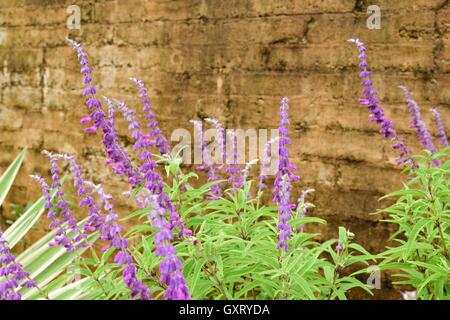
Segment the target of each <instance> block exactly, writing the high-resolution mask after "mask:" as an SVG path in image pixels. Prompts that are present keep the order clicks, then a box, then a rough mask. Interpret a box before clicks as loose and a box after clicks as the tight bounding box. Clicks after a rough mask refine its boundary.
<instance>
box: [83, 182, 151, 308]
mask: <svg viewBox="0 0 450 320" xmlns="http://www.w3.org/2000/svg"><path fill="white" fill-rule="evenodd" d="M85 185H86V186H87V187H88V188H90V189H91V190H92V193H95V194H98V196H99V198H100V204H101V206H102V207H103V210H104V211H105V215H104V219H103V223H102V224H101V226H100V229H99V231H100V234H101V237H100V239H101V240H102V241H106V242H108V245H107V246H106V247H105V248H103V250H104V251H106V250H107V249H109V248H110V247H114V248H115V249H116V250H117V253H116V255H115V258H114V262H115V263H117V264H118V265H119V266H121V267H123V268H124V269H123V272H122V276H123V280H124V282H125V285H126V286H127V288H128V289H130V290H131V294H130V297H131V298H136V297H138V298H139V300H149V299H151V292H150V289H149V288H148V287H147V286H146V285H145V284H143V283H142V281H140V280H139V279H138V278H137V276H136V264H135V263H134V261H133V257H132V256H131V255H130V254H129V253H128V241H127V239H126V238H125V237H124V236H123V235H122V227H121V226H120V225H119V223H118V221H117V220H118V215H117V213H116V212H115V211H114V206H113V204H112V200H113V196H112V195H111V194H109V193H106V192H105V191H104V190H103V186H102V185H95V184H93V183H92V182H91V181H85Z"/></svg>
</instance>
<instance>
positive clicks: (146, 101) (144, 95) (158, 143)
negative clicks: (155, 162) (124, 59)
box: [131, 78, 169, 155]
mask: <svg viewBox="0 0 450 320" xmlns="http://www.w3.org/2000/svg"><path fill="white" fill-rule="evenodd" d="M131 80H132V81H133V82H134V83H135V84H136V86H137V87H138V89H139V96H140V97H141V103H142V105H143V107H142V110H143V111H144V112H146V113H147V114H146V115H145V120H147V121H148V124H147V127H148V128H149V129H150V132H149V138H150V139H153V140H152V146H153V147H155V148H158V149H159V153H160V154H161V155H163V154H168V153H169V144H168V142H167V139H166V138H165V137H164V136H163V135H162V131H161V129H160V128H159V125H158V121H157V120H156V117H155V114H154V113H153V108H152V106H151V104H150V98H149V97H148V90H147V88H146V87H145V85H144V82H143V81H142V80H140V79H137V78H131Z"/></svg>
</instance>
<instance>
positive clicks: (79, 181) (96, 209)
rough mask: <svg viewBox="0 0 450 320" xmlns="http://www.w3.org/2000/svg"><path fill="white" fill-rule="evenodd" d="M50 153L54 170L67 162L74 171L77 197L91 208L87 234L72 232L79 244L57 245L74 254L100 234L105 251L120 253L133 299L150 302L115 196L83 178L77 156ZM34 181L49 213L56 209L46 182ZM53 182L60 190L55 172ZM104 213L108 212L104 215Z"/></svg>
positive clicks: (39, 178)
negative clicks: (56, 164) (39, 188)
mask: <svg viewBox="0 0 450 320" xmlns="http://www.w3.org/2000/svg"><path fill="white" fill-rule="evenodd" d="M46 154H47V156H48V157H49V158H50V162H51V163H52V167H53V166H54V163H56V161H58V160H63V161H65V162H67V163H69V165H70V171H71V172H72V173H73V175H74V183H73V186H74V187H75V188H77V195H78V196H79V197H81V201H80V202H79V206H80V207H84V206H87V207H88V208H89V212H88V219H87V222H86V223H85V224H84V227H83V231H84V232H82V231H81V230H80V229H79V228H77V229H76V230H73V229H72V230H71V231H72V232H73V233H75V232H76V231H77V232H78V237H77V238H75V241H74V242H75V243H76V245H72V246H71V247H67V244H64V242H57V243H56V244H54V245H62V246H64V247H66V249H67V250H68V251H69V252H71V251H73V250H74V249H77V248H80V247H83V246H87V245H88V244H87V243H85V242H81V241H82V240H84V239H85V238H86V237H87V234H88V233H92V232H96V231H99V232H100V239H101V240H102V241H105V242H106V243H107V245H106V246H105V247H104V248H103V251H106V250H108V249H109V248H111V247H114V248H115V249H116V250H117V253H116V255H115V258H114V262H115V263H117V264H118V265H119V266H120V267H123V272H122V274H123V280H124V282H125V285H126V286H127V288H128V289H130V291H131V294H130V297H131V298H136V297H137V298H139V299H140V300H148V299H150V294H151V292H150V290H149V289H148V287H147V286H146V285H144V284H143V283H142V282H141V281H140V280H139V279H138V278H137V276H136V265H135V263H134V261H133V258H132V256H131V255H130V253H128V241H127V240H126V239H125V237H124V236H123V235H122V227H121V226H120V224H119V223H118V215H117V213H116V212H115V211H114V205H113V204H112V201H113V196H112V195H111V194H109V193H106V192H105V191H104V189H103V186H102V185H100V184H99V185H95V184H94V183H93V182H92V181H90V180H86V179H85V178H84V177H83V174H82V172H81V167H80V165H78V163H77V162H76V161H75V158H74V157H73V156H70V155H67V154H53V153H49V152H46ZM58 172H59V169H58ZM34 179H35V180H37V181H38V182H39V184H40V185H41V188H42V192H43V194H44V198H45V199H46V200H47V204H46V208H50V209H49V210H52V209H51V206H50V205H49V203H51V197H50V196H49V195H50V190H49V188H48V185H47V184H46V182H45V180H44V179H43V178H41V177H39V176H34ZM52 180H53V184H52V187H53V186H59V187H60V184H59V183H58V184H55V180H56V181H59V179H58V177H55V174H54V173H53V175H52ZM56 193H58V191H56ZM94 195H98V197H99V204H97V203H96V202H95V199H94ZM102 211H103V212H104V213H102ZM71 219H73V220H75V222H74V223H75V225H78V221H77V220H76V219H75V218H74V217H73V216H71ZM65 224H67V222H64V223H62V224H61V226H64V225H65ZM58 232H59V230H58ZM58 232H57V236H58ZM70 240H72V239H69V240H68V242H69V241H70ZM69 243H71V242H69Z"/></svg>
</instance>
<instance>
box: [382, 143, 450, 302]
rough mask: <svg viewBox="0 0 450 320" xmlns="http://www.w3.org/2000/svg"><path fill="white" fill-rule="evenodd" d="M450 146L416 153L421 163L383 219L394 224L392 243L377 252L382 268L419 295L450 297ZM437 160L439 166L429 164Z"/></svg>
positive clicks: (396, 194) (424, 296)
mask: <svg viewBox="0 0 450 320" xmlns="http://www.w3.org/2000/svg"><path fill="white" fill-rule="evenodd" d="M449 155H450V148H446V149H444V150H442V151H440V152H439V153H436V154H434V155H431V154H429V153H428V154H427V156H421V157H418V159H419V160H420V162H419V167H418V168H417V169H414V171H411V172H410V174H411V175H412V177H411V179H410V180H409V181H408V183H406V184H405V185H404V186H403V188H402V189H401V190H399V191H396V192H393V193H391V194H388V195H386V196H385V197H384V198H395V199H396V200H397V201H396V203H395V204H394V205H392V206H390V207H389V208H387V209H384V210H380V212H385V213H388V214H389V219H386V220H385V221H386V222H388V223H391V224H394V225H396V226H398V230H397V231H396V233H395V234H394V235H393V236H392V241H393V242H394V243H395V246H392V247H389V248H388V249H387V250H386V251H385V252H383V253H381V254H380V258H382V263H381V264H380V268H381V269H382V270H393V271H394V272H395V277H396V278H397V279H398V280H397V281H395V282H394V283H395V284H399V285H406V286H407V287H412V288H414V289H415V290H417V298H418V299H450V272H449V270H450V263H449V261H450V256H449V249H450V233H449V230H450V161H449ZM434 160H439V161H440V165H439V166H435V165H433V161H434Z"/></svg>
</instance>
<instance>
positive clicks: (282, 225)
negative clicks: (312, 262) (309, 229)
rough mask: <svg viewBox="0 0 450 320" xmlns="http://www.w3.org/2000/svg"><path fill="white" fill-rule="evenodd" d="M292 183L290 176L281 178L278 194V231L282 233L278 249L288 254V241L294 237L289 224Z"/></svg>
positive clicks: (286, 175)
mask: <svg viewBox="0 0 450 320" xmlns="http://www.w3.org/2000/svg"><path fill="white" fill-rule="evenodd" d="M290 192H291V181H290V178H289V175H288V174H285V175H284V176H283V177H282V178H281V182H280V185H279V192H278V199H279V201H278V214H279V219H280V221H279V224H278V227H277V230H278V231H279V232H280V233H279V237H278V243H277V249H284V251H286V252H288V250H289V245H288V241H289V239H290V238H291V235H292V227H291V226H290V225H289V224H288V222H289V220H290V219H291V204H290Z"/></svg>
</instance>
